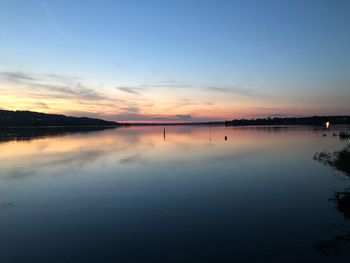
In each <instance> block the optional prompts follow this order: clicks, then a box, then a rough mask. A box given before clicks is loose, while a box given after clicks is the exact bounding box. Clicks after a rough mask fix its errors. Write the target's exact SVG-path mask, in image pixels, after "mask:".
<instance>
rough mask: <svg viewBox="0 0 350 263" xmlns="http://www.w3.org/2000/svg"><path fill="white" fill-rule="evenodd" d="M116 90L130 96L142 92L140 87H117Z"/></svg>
mask: <svg viewBox="0 0 350 263" xmlns="http://www.w3.org/2000/svg"><path fill="white" fill-rule="evenodd" d="M118 89H119V90H121V91H124V92H126V93H131V94H140V91H142V90H143V89H142V88H141V87H125V86H122V87H118Z"/></svg>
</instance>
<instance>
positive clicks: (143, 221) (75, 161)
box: [0, 126, 350, 263]
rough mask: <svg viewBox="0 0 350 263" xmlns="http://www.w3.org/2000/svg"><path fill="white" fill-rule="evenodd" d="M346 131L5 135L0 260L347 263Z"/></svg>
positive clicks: (0, 145)
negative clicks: (330, 160) (339, 160)
mask: <svg viewBox="0 0 350 263" xmlns="http://www.w3.org/2000/svg"><path fill="white" fill-rule="evenodd" d="M344 129H345V128H344V127H331V129H328V130H326V129H324V128H321V127H318V128H315V127H224V126H213V127H208V126H166V127H165V132H164V130H163V127H162V126H150V127H141V126H140V127H136V126H135V127H125V128H117V129H105V130H94V129H90V130H86V131H85V130H83V129H82V130H74V129H61V130H60V129H53V128H48V129H38V130H34V131H33V130H29V129H22V130H5V131H2V134H1V136H0V140H1V142H0V262H2V263H7V262H36V263H38V262H50V263H53V262H75V263H76V262H349V259H350V256H349V255H350V253H349V252H350V251H349V250H350V249H349V242H350V241H349V242H348V247H346V246H345V247H343V246H342V243H341V242H340V243H339V242H338V241H337V240H339V238H337V237H342V236H344V235H346V234H347V233H350V222H349V220H348V219H347V218H346V217H345V216H344V214H343V213H341V212H340V211H339V209H337V206H336V204H335V202H334V201H332V200H333V199H332V197H333V196H334V193H335V192H341V191H345V190H346V189H348V188H350V181H349V180H347V178H348V177H347V176H346V175H345V174H343V173H341V172H339V171H336V170H335V169H332V168H330V167H327V166H324V165H323V164H321V163H320V162H317V161H315V160H314V159H313V157H314V155H315V153H316V152H321V151H323V150H327V151H330V152H333V151H337V150H340V149H342V148H343V147H344V146H346V145H347V144H348V143H349V141H346V140H343V141H342V140H340V139H339V138H338V137H337V136H333V133H339V131H341V130H344ZM347 129H348V128H347ZM324 134H325V135H326V136H324ZM225 136H227V140H225ZM334 240H335V241H334ZM333 241H334V242H333ZM337 242H338V243H337ZM343 243H344V242H343ZM345 243H346V242H345Z"/></svg>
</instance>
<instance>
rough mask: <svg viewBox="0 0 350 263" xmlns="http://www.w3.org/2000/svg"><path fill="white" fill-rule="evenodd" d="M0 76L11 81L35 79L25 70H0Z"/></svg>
mask: <svg viewBox="0 0 350 263" xmlns="http://www.w3.org/2000/svg"><path fill="white" fill-rule="evenodd" d="M0 78H1V79H5V80H7V81H10V82H22V81H34V80H35V78H33V77H32V76H30V75H27V74H25V73H23V72H19V71H17V72H16V71H13V72H6V71H5V72H0Z"/></svg>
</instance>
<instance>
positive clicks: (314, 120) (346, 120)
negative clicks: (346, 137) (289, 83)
mask: <svg viewBox="0 0 350 263" xmlns="http://www.w3.org/2000/svg"><path fill="white" fill-rule="evenodd" d="M326 122H330V124H331V125H333V124H350V116H313V117H300V118H298V117H294V118H265V119H249V120H247V119H239V120H232V121H225V125H226V126H248V125H315V126H323V125H325V123H326Z"/></svg>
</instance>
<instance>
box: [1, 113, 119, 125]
mask: <svg viewBox="0 0 350 263" xmlns="http://www.w3.org/2000/svg"><path fill="white" fill-rule="evenodd" d="M118 125H120V124H119V123H117V122H113V121H105V120H100V119H93V118H86V117H80V118H78V117H69V116H64V115H58V114H46V113H39V112H32V111H7V110H0V127H33V126H61V127H62V126H118Z"/></svg>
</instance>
